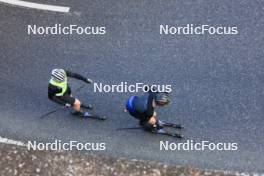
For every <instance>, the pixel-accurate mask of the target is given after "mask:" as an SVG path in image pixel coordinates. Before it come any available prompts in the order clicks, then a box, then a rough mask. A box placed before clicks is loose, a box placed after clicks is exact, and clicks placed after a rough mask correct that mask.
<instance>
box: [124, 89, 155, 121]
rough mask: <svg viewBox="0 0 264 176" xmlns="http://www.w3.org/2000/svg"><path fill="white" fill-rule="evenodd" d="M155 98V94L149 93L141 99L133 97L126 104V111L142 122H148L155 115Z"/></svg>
mask: <svg viewBox="0 0 264 176" xmlns="http://www.w3.org/2000/svg"><path fill="white" fill-rule="evenodd" d="M154 97H155V93H152V92H147V93H145V94H144V95H142V96H140V97H138V96H132V97H130V98H129V99H128V101H127V103H126V109H127V110H128V111H129V113H130V114H131V115H132V116H133V117H135V118H137V119H139V120H140V121H141V122H144V121H148V120H149V119H150V118H151V117H152V116H153V114H154V107H153V100H154Z"/></svg>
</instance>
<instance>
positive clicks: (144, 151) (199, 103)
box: [0, 0, 264, 172]
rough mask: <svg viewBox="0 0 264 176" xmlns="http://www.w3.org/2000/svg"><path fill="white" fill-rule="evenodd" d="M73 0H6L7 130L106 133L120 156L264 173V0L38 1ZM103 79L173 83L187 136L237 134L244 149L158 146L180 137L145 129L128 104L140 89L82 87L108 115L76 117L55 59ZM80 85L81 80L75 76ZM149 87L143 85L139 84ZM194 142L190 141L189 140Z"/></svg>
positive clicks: (44, 134)
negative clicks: (58, 27) (165, 28)
mask: <svg viewBox="0 0 264 176" xmlns="http://www.w3.org/2000/svg"><path fill="white" fill-rule="evenodd" d="M34 2H39V3H50V4H57V5H64V6H69V7H71V12H70V13H69V14H62V13H55V12H47V11H39V10H33V9H26V8H20V7H12V6H9V5H6V4H0V39H1V47H0V53H1V57H0V85H1V86H0V95H1V106H0V117H1V118H0V136H2V137H8V138H12V139H16V140H21V141H27V140H37V141H53V140H55V139H60V140H63V141H69V140H77V141H79V142H87V141H89V142H105V143H106V147H107V150H106V151H104V152H93V153H95V154H96V153H99V154H106V155H110V156H115V157H127V158H130V159H132V158H136V159H144V160H154V161H159V162H164V163H168V164H177V165H191V166H194V167H196V168H197V167H198V168H206V169H218V170H232V171H242V172H246V171H247V172H264V169H263V166H264V155H263V152H264V147H263V143H264V138H263V134H264V130H263V124H264V119H263V114H264V89H263V87H264V59H263V58H264V53H263V51H264V50H263V49H264V48H263V46H264V40H263V38H264V31H263V29H264V18H263V15H264V2H262V1H258V0H255V1H250V0H248V1H245V0H241V1H229V0H222V1H216V0H215V1H209V0H207V1H206V0H199V1H195V2H193V1H190V0H181V1H179V0H177V1H175V0H168V1H161V0H159V1H158V0H153V1H147V0H143V1H142V0H141V1H138V0H136V1H129V0H125V1H124V0H122V1H121V0H116V1H102V0H99V1H84V0H74V1H73V0H71V1H70V0H66V1H63V2H62V1H60V2H56V1H54V0H53V1H51V0H50V1H44V0H42V1H37V0H35V1H34ZM56 23H59V24H62V25H65V26H67V25H70V24H77V25H80V26H105V27H106V31H107V33H106V34H105V35H100V36H98V35H93V36H91V35H88V36H85V35H72V36H66V35H57V36H52V35H48V36H41V35H39V36H33V35H27V25H28V24H36V25H39V26H53V25H54V24H56ZM188 23H189V24H191V23H193V24H197V25H199V24H210V25H212V26H214V25H215V26H217V25H222V26H237V27H238V30H239V34H238V35H224V36H223V35H179V36H177V35H160V34H159V25H160V24H170V25H176V26H177V25H178V26H180V25H186V24H188ZM56 67H62V68H66V69H69V70H71V71H75V72H78V73H81V74H83V75H84V76H87V77H89V78H91V79H93V80H94V81H95V82H102V83H103V84H119V83H120V82H125V81H126V82H128V83H130V84H135V83H136V82H143V83H148V84H171V85H172V88H173V91H172V93H171V97H172V99H173V102H172V103H171V104H170V105H169V106H168V107H165V108H162V109H159V110H158V114H159V117H160V118H161V119H164V120H166V121H171V122H177V123H181V124H184V126H185V127H186V129H185V131H184V135H185V136H186V140H187V139H190V140H194V141H197V142H201V141H203V140H208V141H210V142H215V143H217V142H231V143H234V142H236V143H238V150H237V151H159V141H160V140H169V141H171V142H179V141H178V140H175V139H172V138H167V137H163V136H155V135H152V134H148V133H146V132H143V131H136V130H132V131H122V132H117V131H116V129H117V128H121V127H130V126H136V125H137V122H136V120H134V119H133V118H131V117H129V116H128V115H127V114H124V113H123V112H122V105H123V103H124V101H125V100H126V99H127V97H128V96H130V95H133V93H93V86H92V85H87V86H86V89H82V91H80V92H78V93H76V96H77V97H80V100H82V101H83V102H91V103H92V104H93V105H94V106H95V107H96V109H95V110H94V112H96V113H100V114H103V115H107V116H108V117H109V120H107V121H105V122H100V121H95V120H81V119H78V118H74V117H72V116H71V114H70V113H69V112H68V111H59V112H57V113H56V114H53V115H51V116H49V117H47V118H44V119H40V118H39V117H40V116H41V115H42V114H44V113H46V112H48V111H50V110H52V109H53V108H55V107H57V105H56V104H54V103H52V102H50V101H49V100H48V99H47V84H48V80H49V76H50V72H51V69H52V68H56ZM71 83H72V87H73V89H74V88H77V87H78V85H79V84H81V82H79V81H75V80H72V81H71ZM139 94H140V93H139ZM183 141H185V140H183Z"/></svg>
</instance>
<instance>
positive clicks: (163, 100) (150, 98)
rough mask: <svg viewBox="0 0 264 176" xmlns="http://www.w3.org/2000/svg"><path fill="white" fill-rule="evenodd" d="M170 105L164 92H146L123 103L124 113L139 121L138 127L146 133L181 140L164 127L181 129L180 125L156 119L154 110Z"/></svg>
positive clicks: (176, 134) (168, 98) (179, 135)
mask: <svg viewBox="0 0 264 176" xmlns="http://www.w3.org/2000/svg"><path fill="white" fill-rule="evenodd" d="M169 103H170V97H169V94H168V93H166V92H153V91H151V90H150V91H148V92H146V93H144V94H143V95H142V96H131V97H129V98H128V100H127V101H126V103H125V109H124V111H125V112H128V113H129V114H130V115H131V116H133V117H135V118H136V119H138V120H139V125H140V127H141V128H143V129H144V130H146V131H149V132H152V133H156V134H164V135H169V136H174V137H177V138H182V135H181V134H179V133H170V132H169V131H167V130H165V128H164V127H173V128H178V129H182V128H183V127H182V126H181V125H177V124H173V123H165V122H162V121H161V120H159V119H158V118H157V113H156V112H155V109H156V108H157V107H163V106H166V105H168V104H169Z"/></svg>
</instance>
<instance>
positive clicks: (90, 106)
mask: <svg viewBox="0 0 264 176" xmlns="http://www.w3.org/2000/svg"><path fill="white" fill-rule="evenodd" d="M81 107H82V108H85V109H90V110H91V109H93V106H92V105H91V104H88V105H86V104H81Z"/></svg>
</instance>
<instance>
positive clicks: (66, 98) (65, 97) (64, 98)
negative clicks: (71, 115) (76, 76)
mask: <svg viewBox="0 0 264 176" xmlns="http://www.w3.org/2000/svg"><path fill="white" fill-rule="evenodd" d="M57 98H58V99H59V100H60V101H62V102H63V103H64V105H66V104H70V105H71V106H73V105H74V102H75V98H74V97H72V96H71V95H69V94H64V95H63V96H57Z"/></svg>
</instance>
